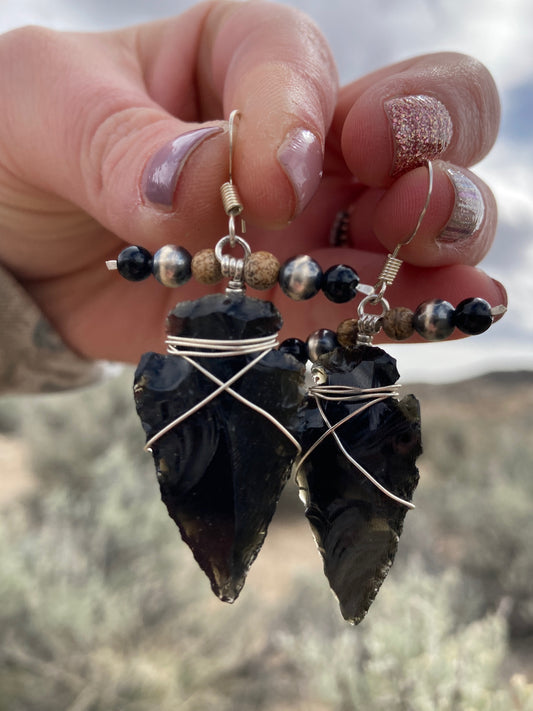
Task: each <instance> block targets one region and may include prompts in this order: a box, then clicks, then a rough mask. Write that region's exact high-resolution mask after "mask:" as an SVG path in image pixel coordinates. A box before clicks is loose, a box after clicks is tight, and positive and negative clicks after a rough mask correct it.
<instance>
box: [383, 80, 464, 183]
mask: <svg viewBox="0 0 533 711" xmlns="http://www.w3.org/2000/svg"><path fill="white" fill-rule="evenodd" d="M384 108H385V113H386V114H387V118H388V119H389V123H390V126H391V131H392V137H393V141H394V159H393V165H392V170H391V176H392V177H395V176H397V175H400V174H402V173H406V172H407V171H408V170H412V169H413V168H416V167H417V166H419V165H423V164H424V163H426V161H428V160H433V159H434V158H437V157H438V156H440V155H441V154H442V153H443V152H444V151H445V150H446V148H448V146H449V145H450V141H451V140H452V134H453V125H452V119H451V116H450V114H449V113H448V110H447V108H446V107H445V106H444V104H442V103H441V102H440V101H439V100H438V99H434V98H433V97H432V96H425V95H424V94H418V95H415V96H400V97H398V98H396V99H389V100H388V101H386V102H385V103H384Z"/></svg>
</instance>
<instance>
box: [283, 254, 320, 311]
mask: <svg viewBox="0 0 533 711" xmlns="http://www.w3.org/2000/svg"><path fill="white" fill-rule="evenodd" d="M278 281H279V284H280V286H281V288H282V290H283V292H284V293H285V294H286V295H287V296H290V298H291V299H294V300H295V301H305V300H306V299H311V298H312V297H313V296H315V295H316V294H318V292H319V291H320V287H321V285H322V269H321V268H320V265H319V264H318V262H315V260H314V259H312V258H311V257H310V256H309V255H307V254H300V255H298V256H297V257H292V258H291V259H288V260H287V261H286V262H285V263H284V264H282V266H281V268H280V270H279V278H278Z"/></svg>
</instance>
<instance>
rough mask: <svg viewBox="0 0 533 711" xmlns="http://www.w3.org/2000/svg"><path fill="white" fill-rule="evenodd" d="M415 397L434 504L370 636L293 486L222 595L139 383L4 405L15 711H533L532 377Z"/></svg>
mask: <svg viewBox="0 0 533 711" xmlns="http://www.w3.org/2000/svg"><path fill="white" fill-rule="evenodd" d="M405 389H406V390H407V388H405ZM409 390H413V391H414V392H415V393H416V394H417V395H418V396H419V397H420V399H421V402H422V412H423V417H424V445H425V455H424V456H423V458H422V459H421V461H420V466H421V475H422V476H421V483H420V485H419V488H418V491H417V493H416V497H415V503H416V504H417V509H416V511H414V512H412V513H410V514H409V515H408V516H407V520H406V525H405V531H404V535H403V537H402V541H401V543H400V552H399V554H398V556H397V559H396V562H395V565H394V567H393V571H392V573H391V574H390V576H389V578H388V579H387V581H386V582H385V584H384V585H383V588H382V590H381V592H380V594H379V596H378V599H377V600H376V602H375V603H374V605H373V606H372V608H371V610H370V613H369V615H368V617H367V618H366V619H365V621H364V622H363V623H362V624H361V625H360V626H359V627H355V628H354V627H350V626H348V625H346V623H344V622H343V621H342V620H341V619H340V615H339V613H338V610H337V604H336V602H335V600H334V599H333V597H332V596H331V594H330V592H329V588H328V586H327V583H326V580H325V578H324V577H323V575H322V571H321V563H320V560H319V557H318V555H317V554H316V552H315V551H314V550H313V543H312V539H311V534H310V531H309V530H308V529H307V525H306V523H305V522H304V520H303V513H302V511H301V507H300V503H299V501H298V497H297V493H296V489H295V487H294V485H293V484H292V483H289V484H288V486H287V489H286V492H285V494H284V497H283V500H282V502H281V504H280V508H279V511H278V514H277V515H276V517H275V519H274V521H273V523H272V525H271V529H270V534H269V538H268V539H267V543H266V544H265V547H264V549H263V551H262V553H261V554H260V556H259V559H258V561H257V562H256V564H255V566H254V568H253V569H252V571H251V573H250V577H249V582H248V583H247V585H246V586H245V588H244V591H243V593H242V594H241V597H240V599H239V600H238V601H237V602H236V603H235V604H234V605H233V606H228V605H223V604H222V603H220V602H218V600H216V599H215V598H214V596H212V594H211V592H210V590H209V585H208V582H207V578H205V576H204V575H203V573H201V571H200V570H199V569H198V568H197V567H196V565H195V564H194V561H193V560H192V556H191V554H190V552H189V550H188V548H187V547H186V546H185V545H184V544H183V543H182V541H181V539H180V536H179V533H178V530H177V528H176V527H175V526H174V524H173V523H172V521H171V520H170V519H169V518H168V516H167V514H166V511H165V509H164V507H163V505H162V504H161V503H160V501H159V492H158V487H157V483H156V480H155V475H154V472H153V466H152V462H151V459H150V457H149V456H148V455H146V454H144V453H143V451H142V446H143V435H142V431H141V428H140V425H139V422H138V420H137V417H136V415H135V413H134V408H133V406H132V402H131V392H130V391H131V373H130V372H125V373H124V374H123V375H122V376H121V377H119V378H118V379H116V380H114V381H112V382H108V383H106V384H104V385H101V386H98V387H95V388H93V389H89V390H85V391H82V392H77V393H68V394H62V395H55V396H47V397H43V398H17V399H3V400H1V401H0V450H2V451H3V452H4V455H3V456H2V459H1V465H2V482H3V488H2V489H1V490H2V494H1V497H0V507H1V508H0V711H115V710H116V711H155V710H156V709H157V710H158V711H205V710H206V709H217V711H249V710H252V709H257V710H259V711H262V710H263V709H265V710H266V709H268V710H269V711H285V710H287V711H289V710H291V711H293V710H294V711H298V710H304V711H330V710H331V711H350V710H351V709H357V710H359V709H361V710H362V709H364V710H365V711H378V710H379V711H381V710H383V711H385V710H387V711H472V710H475V711H478V710H479V711H500V710H501V711H513V710H518V711H525V710H530V709H532V710H533V644H532V642H533V588H532V586H533V556H532V554H531V544H532V542H533V518H532V516H531V509H532V502H533V477H532V476H531V473H532V471H533V438H532V437H531V432H532V430H533V427H532V425H533V375H532V374H529V373H515V374H501V375H493V376H484V377H483V378H479V379H477V380H473V381H469V382H468V383H461V384H455V385H449V386H438V387H437V386H413V387H412V388H409ZM4 483H5V486H4Z"/></svg>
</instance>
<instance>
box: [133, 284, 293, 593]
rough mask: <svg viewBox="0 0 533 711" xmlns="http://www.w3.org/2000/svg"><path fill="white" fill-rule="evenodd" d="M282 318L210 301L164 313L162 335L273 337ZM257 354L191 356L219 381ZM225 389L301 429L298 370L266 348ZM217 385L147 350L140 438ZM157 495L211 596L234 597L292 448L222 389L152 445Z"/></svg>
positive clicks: (248, 302) (246, 304)
mask: <svg viewBox="0 0 533 711" xmlns="http://www.w3.org/2000/svg"><path fill="white" fill-rule="evenodd" d="M280 327H281V318H280V316H279V313H278V312H277V310H276V309H275V307H274V306H273V305H272V304H271V303H269V302H266V301H260V300H258V299H253V298H249V297H246V296H243V295H231V296H227V295H222V294H216V295H210V296H207V297H204V298H202V299H198V300H197V301H192V302H183V303H182V304H178V306H177V307H176V308H175V309H174V310H173V311H172V312H171V314H170V315H169V318H168V330H169V333H171V334H172V335H181V336H187V337H189V338H196V339H198V338H211V339H217V340H241V339H250V338H256V337H262V336H266V335H270V334H273V333H276V332H277V331H278V330H279V328H280ZM256 355H257V354H254V355H238V356H231V357H216V358H207V357H195V358H194V360H195V361H197V362H198V363H200V364H201V365H202V366H203V367H204V368H206V369H207V370H209V371H210V372H211V373H213V374H214V375H215V376H216V377H218V378H219V379H220V380H222V381H224V382H226V381H227V380H228V379H229V378H231V377H232V376H233V375H234V374H235V373H237V372H239V371H240V370H241V369H242V368H243V367H244V366H245V365H246V364H247V363H249V362H250V361H251V360H252V359H253V358H254V357H256ZM231 387H232V389H234V390H235V391H236V392H238V393H239V394H240V395H242V396H243V397H244V398H246V399H247V400H249V401H250V402H252V403H254V404H256V405H258V406H259V407H261V408H263V409H264V410H266V411H267V412H269V413H270V414H271V415H273V416H274V417H275V418H276V419H277V420H278V421H279V422H281V423H282V424H283V425H284V426H285V427H288V428H289V429H290V430H292V431H294V432H298V431H299V429H300V425H299V421H300V417H301V415H300V412H301V407H302V403H303V399H304V395H305V392H304V366H303V365H302V364H301V363H299V362H298V361H297V360H296V359H295V358H294V357H293V356H291V355H287V354H284V353H281V352H279V351H276V350H272V351H270V352H269V353H268V354H267V355H266V356H265V357H264V358H263V359H262V360H261V361H260V362H259V363H257V364H256V365H254V366H253V368H252V369H251V370H249V371H248V372H246V373H245V374H244V375H243V376H242V377H240V378H239V379H238V380H237V381H236V382H235V383H234V384H233V385H231ZM216 388H217V385H216V384H215V383H213V382H212V381H211V380H209V379H208V378H207V377H206V376H205V375H204V374H202V373H201V372H199V371H198V370H197V369H196V368H195V367H194V365H191V364H190V363H189V362H187V361H186V360H185V359H184V358H182V357H181V356H179V355H160V354H158V353H146V354H145V355H144V356H143V357H142V359H141V361H140V363H139V366H138V368H137V371H136V373H135V383H134V393H135V402H136V407H137V411H138V414H139V416H140V418H141V421H142V425H143V428H144V430H145V432H146V437H147V440H149V439H150V438H151V437H152V436H154V435H155V434H157V433H158V432H159V431H160V430H161V429H162V428H163V427H165V426H166V425H167V424H168V423H170V422H172V421H173V420H175V419H176V418H177V417H178V416H180V415H181V414H183V413H186V412H188V411H189V410H190V409H191V408H192V407H194V406H195V405H196V404H197V403H198V402H200V401H201V400H202V399H203V398H204V397H206V396H207V395H209V393H211V392H212V391H213V390H215V389H216ZM152 453H153V457H154V461H155V465H156V470H157V477H158V480H159V486H160V489H161V497H162V499H163V501H164V503H165V504H166V506H167V509H168V512H169V514H170V516H171V517H172V518H173V519H174V521H175V522H176V524H177V525H178V527H179V530H180V532H181V535H182V538H183V540H184V541H185V542H186V543H187V544H188V545H189V546H190V548H191V550H192V552H193V554H194V557H195V558H196V560H197V562H198V564H199V565H200V567H201V568H202V569H203V570H204V572H205V573H206V574H207V576H208V578H209V580H210V582H211V587H212V589H213V591H214V592H215V594H216V595H217V596H218V597H219V598H220V599H221V600H224V601H226V602H233V601H234V600H235V599H236V597H237V596H238V594H239V592H240V590H241V588H242V586H243V585H244V581H245V578H246V574H247V572H248V569H249V567H250V565H251V564H252V562H253V561H254V559H255V557H256V556H257V554H258V552H259V550H260V548H261V545H262V543H263V541H264V538H265V536H266V533H267V528H268V525H269V523H270V520H271V518H272V516H273V514H274V511H275V508H276V504H277V502H278V500H279V497H280V494H281V491H282V489H283V486H284V485H285V482H286V480H287V478H288V476H289V474H290V471H291V467H292V463H293V461H294V458H295V456H296V447H295V445H294V444H293V443H291V442H290V440H289V439H288V438H287V437H286V435H285V434H283V432H281V431H280V430H279V429H278V428H277V427H276V426H275V425H274V424H272V423H271V422H269V421H268V420H267V419H266V418H265V417H264V416H263V415H262V414H260V413H257V412H255V411H254V410H252V409H251V408H250V407H248V406H247V405H246V404H243V403H242V402H239V401H238V400H237V399H236V398H235V397H233V396H232V395H231V394H229V393H227V392H223V393H221V394H220V395H218V396H217V397H216V398H215V399H214V400H212V401H211V402H209V403H207V404H206V405H204V406H203V407H202V408H201V409H200V410H199V411H198V412H196V413H195V414H192V415H190V416H188V417H187V418H186V419H185V420H184V421H183V422H182V423H181V424H179V425H178V426H176V427H174V428H172V429H171V430H170V431H169V432H168V433H166V434H165V435H164V436H163V437H161V439H159V440H158V441H157V442H155V443H154V444H153V446H152Z"/></svg>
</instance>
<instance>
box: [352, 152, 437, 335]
mask: <svg viewBox="0 0 533 711" xmlns="http://www.w3.org/2000/svg"><path fill="white" fill-rule="evenodd" d="M427 167H428V178H429V180H428V190H427V195H426V200H425V202H424V206H423V207H422V210H421V211H420V215H419V216H418V220H417V223H416V225H415V228H414V230H413V231H412V232H411V234H410V235H409V237H407V239H405V240H404V241H403V242H398V244H397V245H396V247H395V248H394V250H393V252H392V253H391V254H388V255H387V259H386V260H385V264H384V265H383V268H382V270H381V272H380V274H379V277H378V280H377V282H376V285H375V286H374V288H373V290H372V292H371V293H370V294H368V296H366V297H365V298H364V299H363V300H362V301H361V303H360V304H359V307H358V309H357V314H358V317H359V318H358V328H359V336H358V339H357V342H358V344H359V345H363V344H365V345H370V344H371V343H372V338H373V336H374V335H375V334H376V333H378V331H379V330H380V328H381V320H382V319H383V317H384V316H385V315H386V314H387V312H388V311H389V309H390V307H389V304H388V302H387V301H386V299H385V291H386V290H387V287H389V286H391V284H392V283H393V282H394V280H395V279H396V276H397V274H398V272H399V271H400V267H401V266H402V264H403V260H402V259H398V252H399V251H400V249H401V248H402V247H405V246H407V245H408V244H411V242H412V241H413V239H414V238H415V236H416V235H417V234H418V231H419V229H420V226H421V225H422V221H423V219H424V217H425V216H426V212H427V211H428V208H429V203H430V201H431V196H432V194H433V163H432V162H431V161H430V160H428V161H427ZM367 305H372V306H379V307H381V314H379V315H376V314H367V313H366V312H365V307H366V306H367Z"/></svg>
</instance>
